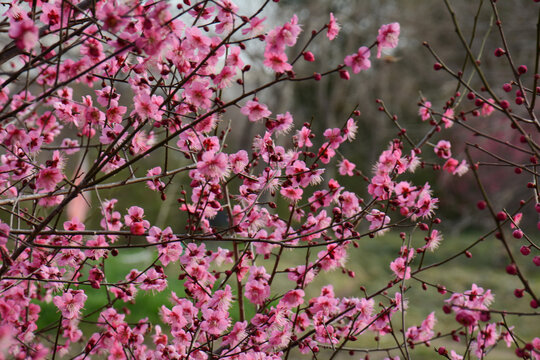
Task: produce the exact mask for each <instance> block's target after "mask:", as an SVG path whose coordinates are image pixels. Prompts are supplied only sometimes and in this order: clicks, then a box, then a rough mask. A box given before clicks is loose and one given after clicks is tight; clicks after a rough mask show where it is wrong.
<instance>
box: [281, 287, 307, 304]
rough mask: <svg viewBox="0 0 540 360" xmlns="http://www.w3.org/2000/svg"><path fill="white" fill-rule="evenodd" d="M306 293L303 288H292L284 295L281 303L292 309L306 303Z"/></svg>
mask: <svg viewBox="0 0 540 360" xmlns="http://www.w3.org/2000/svg"><path fill="white" fill-rule="evenodd" d="M304 295H305V293H304V290H302V289H296V290H290V291H289V292H287V293H286V294H285V295H284V296H283V299H281V301H280V303H283V304H284V305H285V306H286V307H287V308H289V309H292V308H295V307H297V306H300V305H302V304H303V303H304Z"/></svg>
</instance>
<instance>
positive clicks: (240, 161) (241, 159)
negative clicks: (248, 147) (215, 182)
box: [229, 150, 249, 174]
mask: <svg viewBox="0 0 540 360" xmlns="http://www.w3.org/2000/svg"><path fill="white" fill-rule="evenodd" d="M229 162H230V163H231V169H232V171H233V172H234V173H235V174H238V173H241V172H243V171H244V169H245V167H246V166H247V165H248V164H249V159H248V154H247V152H246V151H245V150H240V151H238V152H237V153H236V154H231V155H229Z"/></svg>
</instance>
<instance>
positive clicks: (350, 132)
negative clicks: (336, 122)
mask: <svg viewBox="0 0 540 360" xmlns="http://www.w3.org/2000/svg"><path fill="white" fill-rule="evenodd" d="M357 131H358V125H356V121H354V119H353V118H350V119H349V120H347V124H345V128H344V129H343V133H344V134H345V137H346V138H347V140H349V141H353V140H354V139H355V138H356V132H357Z"/></svg>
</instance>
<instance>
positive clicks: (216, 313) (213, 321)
mask: <svg viewBox="0 0 540 360" xmlns="http://www.w3.org/2000/svg"><path fill="white" fill-rule="evenodd" d="M202 314H203V319H204V320H203V322H202V323H201V330H203V331H206V332H207V333H208V334H210V335H215V336H218V335H221V334H222V333H223V332H224V331H225V330H227V328H228V327H229V325H230V324H231V319H230V318H229V313H228V312H226V311H223V310H213V309H209V308H207V309H203V310H202Z"/></svg>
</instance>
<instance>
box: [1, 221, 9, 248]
mask: <svg viewBox="0 0 540 360" xmlns="http://www.w3.org/2000/svg"><path fill="white" fill-rule="evenodd" d="M10 230H11V229H10V227H9V225H8V224H5V223H3V222H1V221H0V247H2V246H6V244H7V240H8V237H9V231H10Z"/></svg>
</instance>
